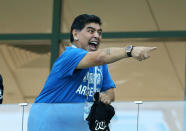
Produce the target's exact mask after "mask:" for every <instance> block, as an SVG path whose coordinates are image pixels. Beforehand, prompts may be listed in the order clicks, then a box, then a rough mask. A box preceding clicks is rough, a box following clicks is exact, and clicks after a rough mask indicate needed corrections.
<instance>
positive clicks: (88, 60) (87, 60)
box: [76, 47, 156, 69]
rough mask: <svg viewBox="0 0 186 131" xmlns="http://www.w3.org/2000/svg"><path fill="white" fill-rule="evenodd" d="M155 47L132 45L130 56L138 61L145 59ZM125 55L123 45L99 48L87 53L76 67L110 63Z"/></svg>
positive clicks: (125, 56)
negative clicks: (120, 46) (121, 46)
mask: <svg viewBox="0 0 186 131" xmlns="http://www.w3.org/2000/svg"><path fill="white" fill-rule="evenodd" d="M155 49H156V47H134V48H133V51H132V57H133V58H135V59H137V60H140V61H141V60H144V59H147V58H149V53H150V52H151V51H152V50H155ZM127 57H128V56H127V54H126V52H125V47H124V48H115V47H112V48H106V49H100V50H97V51H94V52H89V53H87V54H86V56H85V57H84V58H83V59H82V60H81V61H80V63H79V64H78V66H77V67H76V68H77V69H83V68H88V67H92V66H98V65H103V64H110V63H113V62H116V61H118V60H121V59H123V58H127Z"/></svg>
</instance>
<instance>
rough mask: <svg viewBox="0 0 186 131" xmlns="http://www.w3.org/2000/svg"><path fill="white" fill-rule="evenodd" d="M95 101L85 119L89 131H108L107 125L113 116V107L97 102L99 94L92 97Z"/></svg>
mask: <svg viewBox="0 0 186 131" xmlns="http://www.w3.org/2000/svg"><path fill="white" fill-rule="evenodd" d="M94 98H95V101H94V103H93V105H92V107H91V110H90V113H89V115H88V117H87V119H86V120H87V121H88V124H89V128H90V131H110V129H109V123H110V120H111V119H112V117H113V116H114V114H115V111H114V107H113V106H112V105H109V104H105V103H103V102H101V101H99V93H95V95H94Z"/></svg>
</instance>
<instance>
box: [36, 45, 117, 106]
mask: <svg viewBox="0 0 186 131" xmlns="http://www.w3.org/2000/svg"><path fill="white" fill-rule="evenodd" d="M87 53H88V51H86V50H83V49H81V48H74V47H66V49H65V51H64V53H63V54H62V55H61V56H60V57H59V58H58V59H57V60H56V62H55V63H54V65H53V68H52V70H51V72H50V74H49V76H48V79H47V81H46V83H45V85H44V88H43V90H42V91H41V93H40V95H39V96H38V97H37V98H36V100H35V103H67V102H69V103H74V102H85V101H86V100H87V99H88V101H92V100H93V94H94V92H95V91H99V92H102V91H106V90H108V89H110V88H115V84H114V82H113V80H112V78H111V76H110V74H109V72H108V66H107V65H101V66H96V67H89V68H86V69H76V67H77V65H78V64H79V62H80V61H81V60H82V59H83V57H84V56H85V55H86V54H87Z"/></svg>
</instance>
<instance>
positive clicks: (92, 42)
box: [90, 41, 98, 45]
mask: <svg viewBox="0 0 186 131" xmlns="http://www.w3.org/2000/svg"><path fill="white" fill-rule="evenodd" d="M90 43H91V44H95V45H97V44H98V42H96V41H91V42H90Z"/></svg>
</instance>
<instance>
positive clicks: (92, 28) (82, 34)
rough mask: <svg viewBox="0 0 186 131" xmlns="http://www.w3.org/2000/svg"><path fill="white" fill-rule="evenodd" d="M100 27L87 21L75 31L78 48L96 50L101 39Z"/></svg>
mask: <svg viewBox="0 0 186 131" xmlns="http://www.w3.org/2000/svg"><path fill="white" fill-rule="evenodd" d="M101 34H102V29H101V27H100V25H99V24H96V23H89V24H86V25H85V27H84V28H83V29H82V30H81V31H77V38H78V41H77V43H78V46H79V48H82V49H85V50H87V51H96V50H97V49H98V48H99V44H100V41H101Z"/></svg>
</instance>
